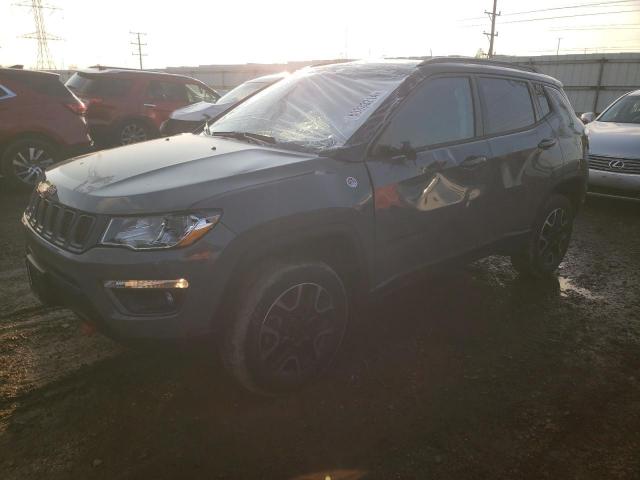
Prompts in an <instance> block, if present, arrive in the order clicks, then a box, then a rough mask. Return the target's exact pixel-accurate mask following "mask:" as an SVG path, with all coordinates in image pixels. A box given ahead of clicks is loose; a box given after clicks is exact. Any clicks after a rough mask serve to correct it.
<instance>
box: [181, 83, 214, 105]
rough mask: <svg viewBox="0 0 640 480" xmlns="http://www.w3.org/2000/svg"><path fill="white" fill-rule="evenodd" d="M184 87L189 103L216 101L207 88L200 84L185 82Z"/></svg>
mask: <svg viewBox="0 0 640 480" xmlns="http://www.w3.org/2000/svg"><path fill="white" fill-rule="evenodd" d="M186 87H187V97H188V99H189V103H196V102H209V103H213V102H215V101H216V98H215V97H214V96H213V94H212V93H211V92H210V91H209V90H207V89H205V88H203V87H202V85H198V84H197V83H187V84H186Z"/></svg>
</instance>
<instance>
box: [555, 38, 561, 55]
mask: <svg viewBox="0 0 640 480" xmlns="http://www.w3.org/2000/svg"><path fill="white" fill-rule="evenodd" d="M560 40H562V37H558V48H556V57H557V56H558V55H560Z"/></svg>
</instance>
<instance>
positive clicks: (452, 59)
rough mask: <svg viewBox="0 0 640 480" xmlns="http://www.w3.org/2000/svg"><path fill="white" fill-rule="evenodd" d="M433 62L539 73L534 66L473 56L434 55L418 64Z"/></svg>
mask: <svg viewBox="0 0 640 480" xmlns="http://www.w3.org/2000/svg"><path fill="white" fill-rule="evenodd" d="M433 63H471V64H475V65H495V66H497V67H506V68H513V69H516V70H524V71H526V72H533V73H539V72H538V71H537V70H536V69H535V68H534V67H533V66H528V65H522V64H517V63H510V62H501V61H499V60H489V59H486V58H473V57H433V58H428V59H426V60H424V61H423V62H422V63H420V64H419V65H418V66H419V67H422V66H424V65H431V64H433Z"/></svg>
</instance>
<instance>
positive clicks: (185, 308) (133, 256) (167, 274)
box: [23, 220, 234, 339]
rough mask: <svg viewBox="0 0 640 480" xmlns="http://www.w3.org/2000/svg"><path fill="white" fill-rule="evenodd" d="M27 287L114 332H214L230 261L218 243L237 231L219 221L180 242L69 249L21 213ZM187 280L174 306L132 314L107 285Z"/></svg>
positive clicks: (150, 335)
mask: <svg viewBox="0 0 640 480" xmlns="http://www.w3.org/2000/svg"><path fill="white" fill-rule="evenodd" d="M23 225H24V228H25V230H26V256H27V258H26V261H27V268H28V271H29V275H30V279H31V284H32V290H33V291H34V293H35V294H36V295H37V296H38V297H39V298H40V299H41V301H42V302H43V303H45V304H50V305H62V306H65V307H68V308H70V309H71V310H73V311H75V312H76V313H77V314H78V315H79V316H80V317H82V318H84V319H87V320H90V321H92V322H94V323H95V324H96V325H97V326H98V328H99V329H100V330H102V331H103V332H104V333H106V334H108V335H110V336H112V337H115V338H118V339H127V338H131V339H174V338H189V337H198V336H203V335H207V334H209V333H211V331H212V330H213V329H214V327H215V318H214V317H215V313H216V311H217V309H218V306H219V304H220V303H221V301H222V298H223V295H224V291H225V288H226V284H227V279H228V278H230V277H231V272H232V268H233V265H232V263H231V262H230V261H229V260H228V259H225V258H222V255H221V253H222V250H223V249H224V247H225V246H226V245H227V244H228V243H229V242H231V240H232V239H233V237H234V235H233V234H232V233H231V231H229V230H228V229H227V228H226V227H225V226H224V225H223V224H222V223H219V224H218V225H216V227H215V228H214V229H213V230H212V231H211V232H209V233H208V234H207V235H206V236H205V237H203V238H202V239H201V240H200V241H199V242H196V243H195V244H194V245H191V246H190V247H187V248H184V249H177V250H165V251H146V252H141V251H133V250H128V249H124V248H109V247H95V248H91V249H89V250H87V251H86V252H84V253H79V254H78V253H71V252H68V251H66V250H63V249H61V248H59V247H57V246H55V245H52V244H51V243H49V242H48V241H47V240H45V239H43V238H42V237H40V236H39V235H38V234H37V233H36V232H35V231H34V230H33V229H32V228H31V226H30V225H29V223H28V222H27V221H25V220H23ZM174 278H185V279H188V283H189V287H188V288H187V289H185V291H184V296H183V298H182V300H181V303H180V305H179V308H178V310H177V311H175V312H172V313H168V314H133V313H132V312H131V311H128V310H127V309H126V308H125V307H123V304H122V303H121V302H119V301H118V298H117V297H116V295H115V294H114V292H113V291H112V290H111V289H109V288H106V287H105V285H104V282H105V281H109V280H132V279H134V280H135V279H137V280H148V279H160V280H163V279H174Z"/></svg>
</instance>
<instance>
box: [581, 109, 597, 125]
mask: <svg viewBox="0 0 640 480" xmlns="http://www.w3.org/2000/svg"><path fill="white" fill-rule="evenodd" d="M595 118H596V114H595V113H593V112H585V113H583V114H582V115H580V120H582V123H584V124H585V125H586V124H587V123H591V122H593V120H594V119H595Z"/></svg>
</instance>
